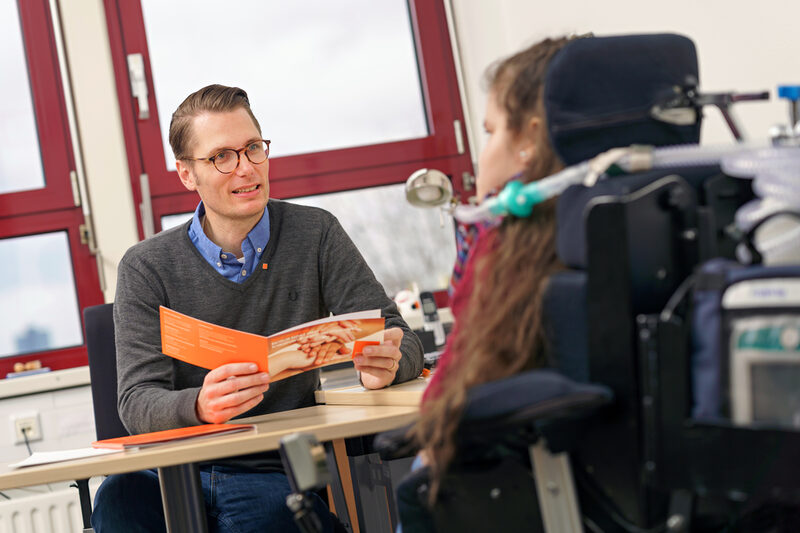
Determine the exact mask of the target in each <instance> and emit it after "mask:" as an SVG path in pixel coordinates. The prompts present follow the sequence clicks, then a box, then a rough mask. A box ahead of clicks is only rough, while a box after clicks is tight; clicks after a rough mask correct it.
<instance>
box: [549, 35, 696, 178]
mask: <svg viewBox="0 0 800 533" xmlns="http://www.w3.org/2000/svg"><path fill="white" fill-rule="evenodd" d="M697 84H698V72H697V53H696V51H695V47H694V43H693V42H692V41H691V40H690V39H688V38H687V37H684V36H681V35H674V34H653V35H623V36H614V37H586V38H581V39H575V40H574V41H572V42H570V43H568V44H567V45H566V46H565V47H564V48H563V49H562V50H560V51H559V52H558V53H557V54H556V55H555V57H554V58H553V59H552V61H551V62H550V65H549V67H548V71H547V77H546V80H545V91H544V105H545V112H546V116H547V123H548V133H549V135H550V141H551V142H552V145H553V147H554V148H555V151H556V153H557V154H558V155H559V157H560V158H561V160H562V161H563V162H564V163H565V164H566V165H572V164H575V163H579V162H581V161H585V160H587V159H591V158H592V157H594V156H595V155H597V154H599V153H601V152H604V151H606V150H609V149H611V148H615V147H618V146H629V145H631V144H649V145H654V146H664V145H670V144H686V143H697V142H699V140H700V120H701V119H700V117H701V114H700V113H697V119H696V121H695V122H694V123H692V124H689V125H676V124H669V123H666V122H662V121H660V120H657V119H655V118H653V116H652V113H651V110H652V109H653V107H654V106H656V105H660V104H664V103H666V102H668V101H670V100H671V99H673V98H675V97H676V96H677V95H678V94H679V91H680V90H681V89H684V88H687V87H695V86H697Z"/></svg>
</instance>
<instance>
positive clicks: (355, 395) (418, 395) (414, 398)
mask: <svg viewBox="0 0 800 533" xmlns="http://www.w3.org/2000/svg"><path fill="white" fill-rule="evenodd" d="M429 381H430V378H423V377H418V378H417V379H413V380H411V381H407V382H405V383H400V384H399V385H392V386H391V387H388V388H385V389H378V390H369V389H365V388H364V387H363V386H361V385H352V386H348V387H339V388H335V389H323V390H318V391H316V392H315V393H314V399H315V400H316V401H317V403H325V404H328V405H406V406H409V407H417V406H419V404H420V402H421V401H422V394H423V393H424V392H425V388H426V387H427V386H428V382H429Z"/></svg>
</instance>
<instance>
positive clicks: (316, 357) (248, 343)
mask: <svg viewBox="0 0 800 533" xmlns="http://www.w3.org/2000/svg"><path fill="white" fill-rule="evenodd" d="M160 315H161V351H162V352H163V353H164V354H165V355H169V356H170V357H174V358H176V359H179V360H181V361H183V362H185V363H189V364H192V365H196V366H200V367H203V368H208V369H214V368H217V367H218V366H221V365H224V364H227V363H249V362H253V363H256V364H257V365H258V368H259V370H260V371H262V372H269V374H270V381H278V380H281V379H285V378H288V377H290V376H294V375H296V374H299V373H301V372H306V371H308V370H312V369H314V368H320V367H323V366H328V365H332V364H336V363H340V362H342V361H347V360H350V359H351V358H353V357H354V356H355V355H358V354H360V353H361V351H362V350H363V348H364V346H367V345H370V344H380V343H382V342H383V329H384V326H385V319H383V318H382V317H381V316H380V310H379V309H375V310H371V311H362V312H358V313H349V314H346V315H339V316H332V317H328V318H323V319H320V320H315V321H313V322H307V323H305V324H301V325H299V326H295V327H293V328H290V329H287V330H284V331H281V332H278V333H275V334H274V335H270V336H269V337H264V336H261V335H254V334H252V333H245V332H243V331H237V330H235V329H230V328H225V327H222V326H217V325H215V324H210V323H208V322H204V321H202V320H198V319H196V318H192V317H190V316H187V315H184V314H181V313H178V312H176V311H173V310H172V309H168V308H166V307H164V306H161V313H160Z"/></svg>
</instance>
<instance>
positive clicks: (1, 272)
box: [0, 231, 83, 357]
mask: <svg viewBox="0 0 800 533" xmlns="http://www.w3.org/2000/svg"><path fill="white" fill-rule="evenodd" d="M0 257H2V258H3V260H2V261H1V262H0V302H3V305H2V306H0V323H2V324H3V327H2V328H0V357H8V356H12V355H18V354H23V353H31V352H39V351H43V350H53V349H56V348H66V347H69V346H79V345H81V344H83V332H82V331H81V321H80V311H79V309H78V297H77V295H76V293H75V282H74V276H73V272H72V262H71V260H70V254H69V243H68V240H67V233H66V232H64V231H60V232H55V233H44V234H41V235H32V236H26V237H14V238H10V239H2V240H0Z"/></svg>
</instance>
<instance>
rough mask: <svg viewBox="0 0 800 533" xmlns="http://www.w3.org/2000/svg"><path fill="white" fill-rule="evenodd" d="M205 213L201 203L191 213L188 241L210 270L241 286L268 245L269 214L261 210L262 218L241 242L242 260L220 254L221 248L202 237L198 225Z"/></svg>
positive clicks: (201, 227)
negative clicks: (192, 214)
mask: <svg viewBox="0 0 800 533" xmlns="http://www.w3.org/2000/svg"><path fill="white" fill-rule="evenodd" d="M205 213H206V208H205V206H204V205H203V202H200V203H199V204H197V209H195V210H194V216H193V217H192V224H191V225H190V226H189V239H191V241H192V243H193V244H194V245H195V247H196V248H197V250H198V251H199V252H200V255H202V256H203V257H204V258H205V260H206V261H208V263H209V264H210V265H211V266H212V267H214V269H215V270H216V271H217V272H219V273H220V274H222V275H223V276H225V277H226V278H228V279H229V280H231V281H235V282H236V283H242V282H243V281H245V280H246V279H248V278H249V277H250V276H251V275H252V274H253V272H254V271H255V269H256V267H258V264H259V262H260V261H261V255H262V254H263V253H264V249H265V248H266V247H267V243H268V242H269V211H268V209H267V208H266V207H265V208H264V215H263V216H262V217H261V220H259V221H258V224H256V225H255V226H254V227H253V229H252V230H250V233H248V234H247V238H246V239H245V240H244V241H242V252H243V253H244V257H243V258H242V260H239V259H237V258H236V256H235V255H234V254H232V253H230V252H224V251H222V248H220V247H219V246H217V245H216V244H214V243H213V242H211V239H209V238H208V237H206V234H205V232H204V231H203V225H202V223H201V220H202V217H203V215H205Z"/></svg>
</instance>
